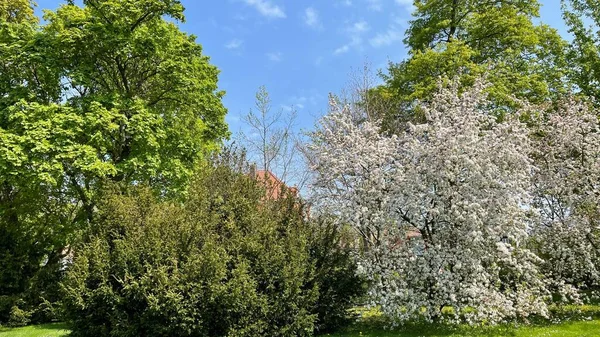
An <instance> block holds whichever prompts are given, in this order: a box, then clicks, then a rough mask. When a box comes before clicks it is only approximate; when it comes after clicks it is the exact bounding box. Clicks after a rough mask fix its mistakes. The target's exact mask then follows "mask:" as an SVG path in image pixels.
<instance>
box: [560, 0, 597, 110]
mask: <svg viewBox="0 0 600 337" xmlns="http://www.w3.org/2000/svg"><path fill="white" fill-rule="evenodd" d="M561 3H562V9H563V18H564V19H565V22H566V24H567V26H568V27H569V32H570V33H571V34H572V35H573V40H572V41H571V44H570V46H569V51H568V58H569V61H570V62H569V66H570V67H569V70H570V71H569V78H570V80H571V81H572V82H573V83H574V84H575V86H576V87H577V89H578V90H579V91H580V93H581V94H583V95H584V96H586V97H589V98H594V99H595V100H596V102H598V98H600V36H599V35H598V34H599V33H600V1H598V0H561Z"/></svg>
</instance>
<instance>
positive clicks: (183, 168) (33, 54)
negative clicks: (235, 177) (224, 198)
mask: <svg viewBox="0 0 600 337" xmlns="http://www.w3.org/2000/svg"><path fill="white" fill-rule="evenodd" d="M83 4H84V5H83V7H79V6H76V5H74V4H73V3H71V2H69V3H67V4H65V5H62V6H61V7H60V8H59V9H58V10H56V11H55V12H46V14H45V20H46V21H47V24H45V25H44V26H39V25H38V23H37V19H36V18H35V17H33V15H32V13H33V12H32V9H31V3H30V2H28V1H13V0H8V1H6V0H2V2H0V6H2V9H4V8H8V9H9V10H8V12H7V13H8V14H7V15H4V16H2V17H0V19H1V20H2V21H0V27H1V30H0V67H2V71H0V77H1V78H0V80H1V81H0V187H1V188H0V262H1V263H2V266H3V268H2V270H0V322H1V321H3V320H5V319H6V315H7V312H8V311H9V310H10V307H12V306H13V305H14V304H15V303H16V301H17V299H19V298H21V299H23V298H25V297H28V296H32V297H34V298H35V297H37V301H38V302H39V301H40V300H41V299H40V298H39V297H40V296H41V295H40V292H39V291H37V290H35V291H34V290H32V289H37V288H36V285H34V284H32V280H36V282H38V281H37V280H38V279H40V278H43V277H41V276H40V275H44V274H45V273H46V272H47V271H49V270H54V271H55V272H57V271H58V270H59V266H60V264H59V262H60V260H61V257H62V256H63V255H64V254H66V253H67V250H66V249H65V247H67V244H68V243H69V241H70V236H71V235H72V234H73V233H74V232H75V230H76V229H79V228H84V227H85V226H86V224H87V223H88V222H89V220H90V219H91V218H92V217H93V214H94V212H95V208H96V202H97V191H98V190H100V188H101V186H102V184H103V183H104V182H106V181H113V182H118V183H120V184H121V186H128V185H131V184H140V183H146V184H148V185H149V186H151V187H152V188H153V189H154V190H155V192H157V193H159V194H160V195H162V196H166V197H176V196H179V195H181V194H182V193H184V191H185V190H186V185H187V182H188V180H189V178H190V176H191V173H192V171H193V169H194V167H195V165H196V164H197V162H198V161H199V160H200V159H201V158H202V157H203V156H204V155H205V154H206V153H208V152H209V151H211V150H213V149H215V148H216V147H217V146H218V145H219V144H220V142H221V140H222V139H223V138H224V137H227V136H228V131H227V125H226V123H225V121H224V116H225V113H226V109H225V108H224V106H223V105H222V103H221V98H222V96H223V92H222V91H219V90H218V88H217V75H218V69H217V68H216V67H215V66H213V65H211V64H210V63H209V60H208V57H206V56H205V55H203V54H202V48H201V46H200V45H199V44H197V43H196V42H195V37H194V36H191V35H188V34H185V33H183V32H181V31H180V30H179V28H178V27H177V25H176V23H174V22H171V21H169V20H167V17H170V18H172V19H175V20H179V21H183V20H184V16H183V10H184V9H183V6H182V5H181V3H180V2H179V1H175V0H85V1H83ZM4 13H5V12H3V14H4ZM54 274H56V273H54ZM49 279H55V277H49ZM39 282H42V281H39ZM42 283H43V282H42ZM42 288H43V289H48V288H47V287H45V286H44V287H42ZM28 292H29V294H28ZM42 295H43V294H42ZM28 301H29V302H35V300H34V299H31V300H28Z"/></svg>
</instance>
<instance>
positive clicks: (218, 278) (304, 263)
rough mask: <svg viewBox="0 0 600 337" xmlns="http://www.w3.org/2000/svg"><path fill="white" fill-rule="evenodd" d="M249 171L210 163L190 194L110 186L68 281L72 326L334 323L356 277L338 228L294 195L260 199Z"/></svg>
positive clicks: (135, 330)
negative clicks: (180, 196) (311, 213)
mask: <svg viewBox="0 0 600 337" xmlns="http://www.w3.org/2000/svg"><path fill="white" fill-rule="evenodd" d="M246 173H247V171H245V169H243V166H242V165H241V164H239V162H237V161H228V162H221V163H220V164H218V165H216V166H214V167H213V166H209V165H206V166H203V167H202V169H201V170H200V171H199V173H198V175H197V176H196V177H195V179H194V181H193V183H192V184H191V186H190V191H189V199H187V200H186V201H185V202H184V203H183V204H174V203H168V202H160V201H157V200H156V199H155V198H154V197H153V196H152V194H151V193H150V192H149V191H148V190H147V189H136V190H135V191H134V192H131V193H129V194H127V195H119V194H112V193H111V194H108V195H107V196H106V198H105V202H103V204H102V206H101V207H100V212H99V213H98V214H97V221H96V222H94V226H93V227H92V228H91V230H90V232H89V234H88V235H86V239H85V241H84V242H83V243H82V244H81V245H79V246H77V247H76V248H75V249H74V253H73V254H74V255H73V264H72V266H71V267H69V270H68V273H67V275H66V278H65V280H64V282H63V287H64V291H65V303H66V311H67V314H68V317H69V318H70V320H72V322H73V331H74V335H76V336H133V335H135V336H144V335H152V336H308V335H312V334H313V330H314V328H315V323H316V324H318V325H319V326H323V327H329V326H331V324H332V323H333V324H337V323H339V322H338V321H337V320H339V319H340V318H341V317H340V316H341V315H342V313H343V312H344V311H345V309H347V308H348V307H349V306H350V305H352V300H353V298H354V296H353V295H354V294H358V293H360V286H361V283H360V280H359V279H358V278H357V277H356V276H355V275H354V270H355V269H356V265H355V264H354V263H353V262H352V261H353V260H350V259H349V255H348V253H347V252H346V251H343V250H340V249H338V248H337V246H336V245H337V241H338V237H339V235H338V234H337V233H336V232H331V231H321V230H319V229H318V228H317V227H313V225H309V224H308V223H307V222H306V221H305V219H304V215H303V210H302V205H301V203H300V201H299V200H298V199H296V198H294V197H293V196H291V195H288V196H287V197H284V198H281V199H279V200H265V198H264V196H265V192H264V188H263V185H262V184H261V183H260V182H257V180H255V179H254V177H252V176H249V175H248V174H246ZM315 226H316V225H315ZM319 233H321V234H319ZM337 277H343V278H340V279H337ZM356 287H358V289H357V288H356ZM321 289H322V290H321Z"/></svg>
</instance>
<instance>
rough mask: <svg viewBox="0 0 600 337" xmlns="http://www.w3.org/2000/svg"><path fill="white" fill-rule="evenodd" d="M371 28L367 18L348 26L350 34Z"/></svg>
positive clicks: (347, 29)
mask: <svg viewBox="0 0 600 337" xmlns="http://www.w3.org/2000/svg"><path fill="white" fill-rule="evenodd" d="M369 29H371V27H369V24H368V23H367V21H365V20H360V21H357V22H355V23H353V24H351V25H349V26H348V27H347V28H346V31H348V32H349V33H350V34H361V33H364V32H366V31H368V30H369Z"/></svg>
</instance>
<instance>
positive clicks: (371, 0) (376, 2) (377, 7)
mask: <svg viewBox="0 0 600 337" xmlns="http://www.w3.org/2000/svg"><path fill="white" fill-rule="evenodd" d="M367 4H368V6H369V9H370V10H372V11H376V12H381V11H382V10H383V4H382V3H381V0H367Z"/></svg>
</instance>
